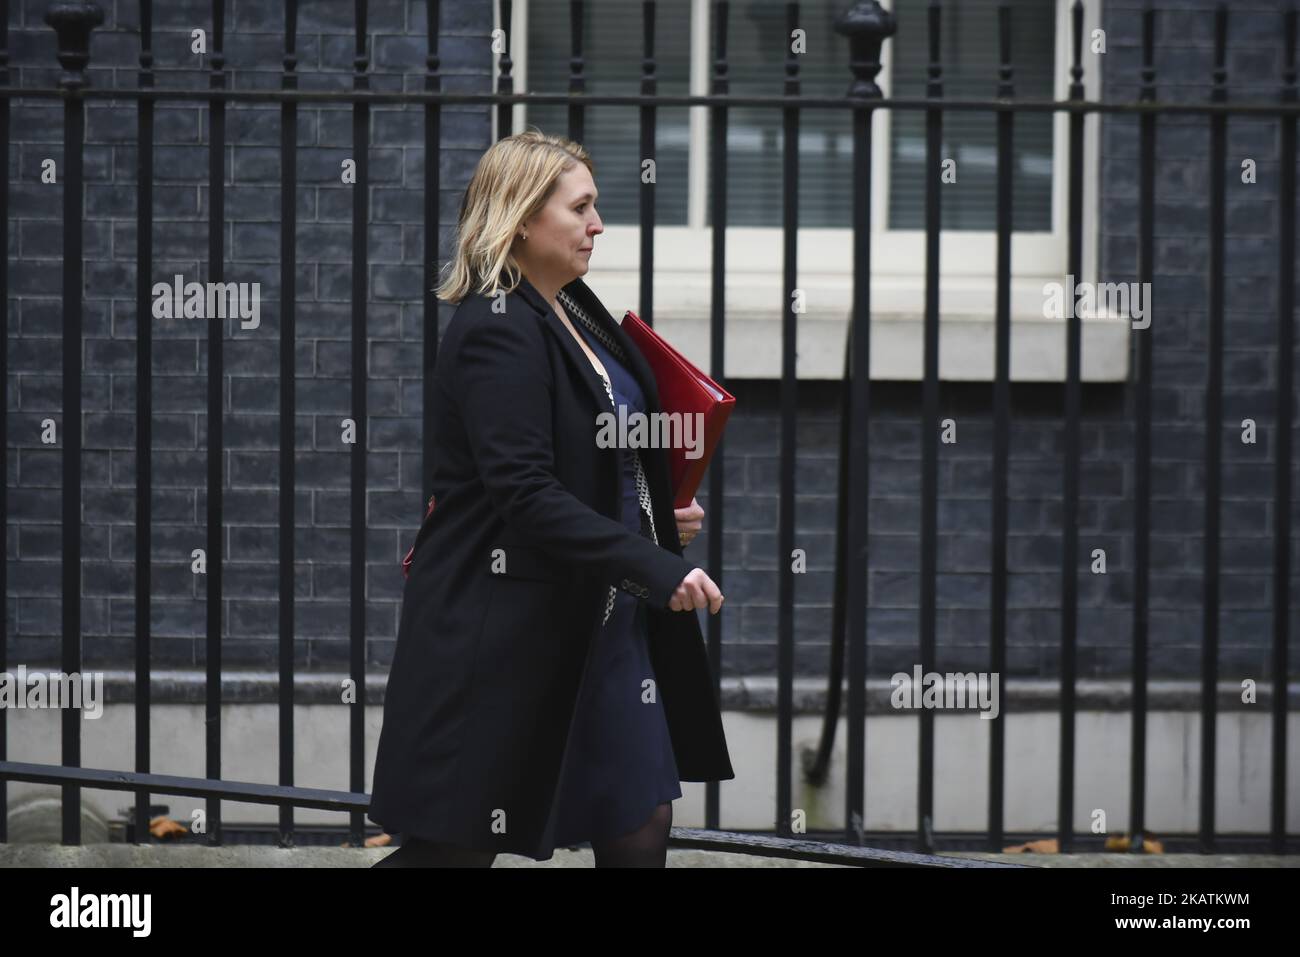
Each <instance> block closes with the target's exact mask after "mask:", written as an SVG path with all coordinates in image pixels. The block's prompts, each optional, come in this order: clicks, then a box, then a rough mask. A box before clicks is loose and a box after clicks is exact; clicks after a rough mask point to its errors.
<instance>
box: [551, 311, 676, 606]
mask: <svg viewBox="0 0 1300 957" xmlns="http://www.w3.org/2000/svg"><path fill="white" fill-rule="evenodd" d="M559 300H560V302H561V303H562V304H563V305H564V307H565V308H566V309H567V310H568V311H569V314H570V315H572V316H573V317H574V318H576V319H577V320H578V321H579V322H581V323H582V324H583V325H584V326H585V327H586V328H587V330H588V331H589V332H591V334H592V335H594V336H595V337H596V338H597V339H599V340H600V342H601V345H603V346H604V347H605V348H606V349H608V350H609V351H610V353H611V354H612V355H613V356H614V358H616V359H618V361H619V362H622V363H623V364H624V365H625V366H627V365H628V364H629V363H628V361H627V353H626V352H624V351H623V347H622V346H620V345H619V344H618V343H617V342H616V341H615V340H614V338H613V337H612V336H611V335H610V334H609V333H608V332H606V331H605V330H604V329H602V328H601V327H600V325H599V323H597V322H596V320H594V319H592V318H591V316H589V315H587V313H586V312H585V311H584V310H583V309H582V307H581V306H579V305H578V304H577V303H576V302H574V301H573V297H572V296H570V295H569V294H568V293H566V292H564V291H563V290H561V291H560V293H559ZM600 378H601V381H602V382H603V383H604V385H605V394H606V395H607V396H609V404H610V406H611V407H615V403H614V390H613V388H612V387H611V386H610V382H609V376H607V375H605V374H604V373H601V376H600ZM630 451H631V452H632V462H633V464H634V465H635V467H636V494H637V498H638V499H639V500H640V502H641V511H642V523H641V525H642V529H643V530H644V529H645V528H647V527H648V528H649V529H650V539H651V540H652V541H653V542H654V543H655V544H656V545H658V544H659V536H658V534H656V532H655V523H654V508H653V506H652V504H651V500H650V483H649V482H647V481H646V477H645V469H643V468H642V467H641V453H640V452H638V451H637V450H636V449H632V450H630ZM617 597H618V588H617V587H616V586H614V585H610V586H609V596H608V597H607V598H606V600H605V617H604V619H603V620H602V621H601V627H604V625H605V623H606V622H608V621H609V616H610V615H611V614H613V612H614V599H615V598H617Z"/></svg>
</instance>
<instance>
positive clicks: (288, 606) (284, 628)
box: [279, 0, 298, 847]
mask: <svg viewBox="0 0 1300 957" xmlns="http://www.w3.org/2000/svg"><path fill="white" fill-rule="evenodd" d="M297 38H298V0H285V4H284V71H283V73H282V74H281V76H280V87H281V89H284V90H296V89H297V88H298V76H297V74H296V73H295V72H294V70H295V69H296V68H297V65H298V57H297V54H296V45H297ZM297 232H298V104H297V103H295V102H293V101H292V100H285V101H284V102H283V103H281V104H280V695H279V699H280V784H281V785H284V786H285V787H291V786H292V785H293V782H294V770H293V738H294V720H293V719H294V712H293V708H294V699H295V697H296V688H295V687H294V666H293V652H294V625H293V622H294V594H293V570H294V563H295V562H294V556H295V547H294V546H295V542H294V530H295V528H296V524H297V513H296V510H295V508H294V497H295V495H296V494H297V477H296V474H295V469H294V460H295V455H294V453H295V451H296V449H295V448H294V434H295V433H294V424H295V421H296V415H297V403H296V397H295V388H294V386H295V384H296V381H297V380H296V376H295V362H294V360H295V358H296V351H295V349H296V342H297V303H298V287H297V283H296V278H297V274H296V267H297V264H298V257H297V242H296V240H297ZM293 819H294V807H293V805H292V804H281V805H280V846H281V847H292V846H293V838H294V833H293V832H294V826H293Z"/></svg>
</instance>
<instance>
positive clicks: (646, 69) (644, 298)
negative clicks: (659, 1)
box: [638, 0, 659, 327]
mask: <svg viewBox="0 0 1300 957" xmlns="http://www.w3.org/2000/svg"><path fill="white" fill-rule="evenodd" d="M641 36H642V44H643V53H644V56H643V58H642V60H641V94H642V95H643V96H654V94H655V87H656V84H655V0H644V2H643V3H642V4H641ZM655 119H656V117H655V108H654V107H653V106H642V107H641V159H640V163H639V164H638V165H640V166H641V191H640V194H639V199H640V202H641V223H640V230H641V235H640V238H641V295H640V304H641V318H642V319H643V320H644V321H645V323H646V324H647V325H649V326H652V327H653V326H654V314H655V310H654V292H655V285H654V279H655V275H654V274H655V183H654V180H657V179H658V177H659V171H658V169H657V168H656V167H657V165H658V164H655V166H652V167H651V168H652V169H653V170H654V177H653V178H652V180H651V181H650V182H647V181H646V168H645V161H646V160H650V161H651V163H654V160H655Z"/></svg>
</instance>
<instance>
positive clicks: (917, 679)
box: [889, 665, 999, 719]
mask: <svg viewBox="0 0 1300 957" xmlns="http://www.w3.org/2000/svg"><path fill="white" fill-rule="evenodd" d="M998 678H999V675H998V673H997V672H996V671H992V672H989V671H981V672H979V673H978V674H977V673H976V672H974V671H970V672H967V673H966V674H960V673H956V672H952V671H949V672H948V673H947V674H942V675H941V674H939V673H938V672H937V671H929V672H926V673H925V674H924V675H922V674H921V666H920V665H916V666H915V667H913V668H912V673H911V674H910V675H909V674H908V673H907V672H905V671H899V672H897V673H896V674H894V676H893V677H892V678H890V679H889V683H890V684H891V685H892V686H893V689H894V690H893V692H892V693H891V694H890V696H889V703H890V704H892V705H893V706H894V707H895V708H927V709H928V708H947V709H956V710H964V709H967V708H975V707H978V708H979V710H980V717H981V718H989V719H991V718H996V717H997V716H998V710H999V708H998Z"/></svg>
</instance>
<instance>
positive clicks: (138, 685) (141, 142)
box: [135, 0, 154, 844]
mask: <svg viewBox="0 0 1300 957" xmlns="http://www.w3.org/2000/svg"><path fill="white" fill-rule="evenodd" d="M152 46H153V3H152V0H140V73H139V78H138V82H139V85H140V89H142V90H147V89H150V88H152V87H153V85H154V76H153V50H152ZM153 115H154V102H153V100H150V99H142V100H140V102H139V103H137V104H136V207H135V316H136V319H135V322H136V342H135V346H136V358H135V476H136V479H135V769H136V771H137V772H139V773H140V774H148V773H149V769H150V767H151V764H150V756H149V738H150V733H151V724H150V705H151V703H152V694H151V687H150V681H149V667H150V654H151V652H150V645H151V630H150V621H151V614H150V612H151V610H152V607H153V598H152V594H153V587H152V580H151V579H152V575H151V568H152V564H153V464H152V463H153V309H152V302H151V300H152V296H151V291H152V288H153V286H152V284H151V283H150V281H149V280H150V278H151V276H150V272H151V271H152V269H153ZM149 837H150V835H149V792H148V791H147V790H145V789H141V790H138V791H136V792H135V842H136V843H137V844H147V843H149Z"/></svg>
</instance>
